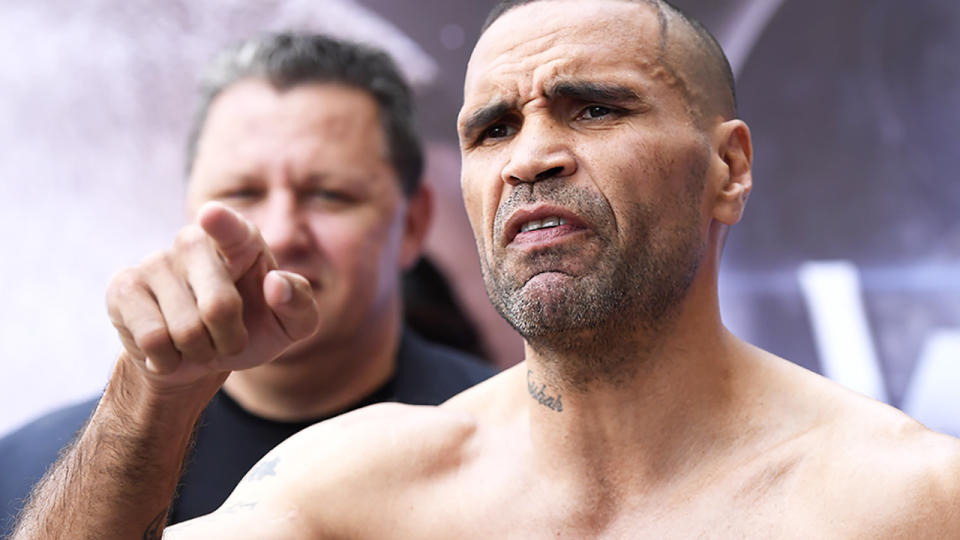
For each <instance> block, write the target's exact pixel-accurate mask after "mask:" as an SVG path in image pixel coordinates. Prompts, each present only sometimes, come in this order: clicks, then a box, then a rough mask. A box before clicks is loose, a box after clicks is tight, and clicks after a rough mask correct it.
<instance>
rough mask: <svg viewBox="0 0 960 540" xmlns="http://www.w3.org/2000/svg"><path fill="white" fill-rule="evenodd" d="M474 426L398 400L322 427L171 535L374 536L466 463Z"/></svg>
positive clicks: (460, 415)
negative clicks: (435, 481)
mask: <svg viewBox="0 0 960 540" xmlns="http://www.w3.org/2000/svg"><path fill="white" fill-rule="evenodd" d="M475 429H476V421H475V419H474V418H473V417H472V416H471V415H470V414H468V413H465V412H463V411H457V410H444V409H441V408H439V407H429V406H412V405H402V404H398V403H381V404H376V405H371V406H369V407H365V408H363V409H359V410H356V411H353V412H350V413H347V414H344V415H341V416H338V417H336V418H333V419H330V420H327V421H325V422H321V423H319V424H315V425H313V426H311V427H309V428H306V429H304V430H303V431H301V432H299V433H297V434H296V435H294V436H293V437H290V438H289V439H287V440H286V441H284V442H283V443H282V444H280V445H279V446H277V447H276V448H274V449H273V450H272V451H270V453H268V454H267V455H266V456H264V458H263V459H261V460H260V461H259V462H258V463H257V464H256V465H255V466H254V467H253V468H252V469H251V470H250V471H249V472H248V473H247V474H246V476H245V477H244V478H243V480H241V482H240V483H239V484H238V485H237V487H236V489H235V490H234V491H233V493H232V494H231V495H230V497H229V498H228V499H227V501H226V502H224V504H223V505H222V506H221V507H220V508H219V509H218V510H217V511H216V512H214V513H212V514H210V515H208V516H204V517H202V518H198V519H196V520H192V521H188V522H185V523H183V524H181V525H178V526H176V527H173V528H170V529H168V531H167V533H166V535H165V537H170V538H204V537H207V538H209V537H210V536H205V535H206V534H207V533H208V532H210V533H215V536H216V537H223V536H224V535H229V536H231V537H235V538H265V537H270V538H288V537H289V538H328V537H341V536H344V537H349V536H356V535H362V536H367V535H375V534H377V533H378V532H382V531H384V530H386V529H385V527H386V526H387V525H385V524H388V523H389V521H390V520H391V519H392V518H391V516H397V517H399V516H400V515H401V514H400V512H402V509H400V508H398V507H397V504H398V501H403V500H405V499H407V498H409V496H410V495H412V494H413V493H414V492H416V491H417V490H418V489H425V488H424V486H425V485H426V484H429V482H430V481H431V478H433V477H435V476H437V475H440V474H443V472H444V471H445V470H449V469H451V468H455V467H456V466H457V465H458V462H459V461H460V460H462V459H463V456H464V453H465V452H464V449H465V447H466V446H467V445H468V443H469V440H470V438H471V436H472V434H473V432H474V431H475ZM395 512H396V513H395ZM360 528H362V529H363V530H360Z"/></svg>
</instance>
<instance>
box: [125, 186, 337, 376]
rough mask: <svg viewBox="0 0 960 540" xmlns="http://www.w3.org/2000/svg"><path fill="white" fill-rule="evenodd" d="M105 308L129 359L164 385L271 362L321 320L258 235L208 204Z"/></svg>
mask: <svg viewBox="0 0 960 540" xmlns="http://www.w3.org/2000/svg"><path fill="white" fill-rule="evenodd" d="M107 306H108V310H109V313H110V319H111V321H112V322H113V325H114V326H115V327H116V328H117V331H118V332H119V334H120V339H121V340H122V341H123V346H124V349H125V351H126V353H127V354H128V355H129V356H130V357H131V358H132V359H133V361H134V362H135V363H136V364H138V365H139V366H140V367H141V368H142V369H143V370H144V371H145V372H146V374H147V375H148V376H149V377H150V378H151V379H152V380H154V381H155V382H156V383H159V384H162V385H164V386H168V385H169V386H180V385H184V384H190V383H191V382H193V381H196V380H198V379H200V378H202V377H204V376H205V375H209V374H212V373H225V372H228V371H235V370H240V369H245V368H250V367H254V366H258V365H261V364H264V363H266V362H269V361H270V360H273V359H274V358H276V357H277V356H279V355H280V354H281V353H282V352H283V351H284V350H286V349H287V348H288V347H290V346H291V345H293V344H294V343H295V342H297V341H298V340H301V339H304V338H306V337H309V336H310V335H312V334H313V333H314V332H315V331H316V328H317V324H318V321H319V313H318V310H317V305H316V302H315V301H314V299H313V294H312V291H311V288H310V284H309V282H308V281H307V280H306V279H305V278H303V277H302V276H300V275H298V274H295V273H292V272H285V271H282V270H278V269H277V264H276V262H275V261H274V259H273V255H272V254H271V253H270V249H269V248H268V247H267V245H266V243H265V242H264V241H263V238H262V237H261V236H260V233H259V231H258V230H257V228H256V227H255V226H254V225H253V224H251V223H250V222H249V221H247V220H246V219H244V218H243V217H242V216H241V215H239V214H238V213H236V212H234V211H233V210H231V209H230V208H228V207H226V206H224V205H222V204H220V203H215V202H214V203H207V204H205V205H204V206H203V207H202V208H201V209H200V211H199V212H198V214H197V222H196V223H195V224H193V225H188V226H186V227H184V228H183V229H181V230H180V232H179V233H178V234H177V238H176V240H175V241H174V244H173V247H171V248H170V249H168V250H166V251H163V252H160V253H157V254H154V255H152V256H150V257H147V258H146V259H145V260H144V261H143V262H142V263H141V264H140V265H139V266H137V267H134V268H128V269H125V270H123V271H121V272H119V273H118V274H117V275H116V276H114V278H113V279H112V280H111V281H110V285H109V286H108V288H107Z"/></svg>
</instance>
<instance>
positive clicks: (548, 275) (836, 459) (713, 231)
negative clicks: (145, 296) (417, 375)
mask: <svg viewBox="0 0 960 540" xmlns="http://www.w3.org/2000/svg"><path fill="white" fill-rule="evenodd" d="M512 4H518V5H511V6H508V8H507V9H505V10H503V11H502V13H500V14H499V15H498V16H497V18H495V20H494V21H493V22H492V23H491V24H490V25H489V27H488V28H486V30H485V32H484V33H483V35H482V36H481V38H480V40H479V42H478V43H477V46H476V48H475V49H474V52H473V55H472V57H471V60H470V65H469V67H468V69H467V77H466V83H465V92H464V105H463V109H462V110H461V114H460V117H459V134H460V140H461V147H462V155H463V174H462V186H463V191H464V201H465V204H466V207H467V211H468V214H469V216H470V220H471V223H472V225H473V229H474V233H475V237H476V240H477V247H478V250H479V252H480V258H481V261H482V264H483V270H484V275H485V281H486V285H487V287H488V291H489V294H490V298H491V300H492V302H493V303H494V304H495V305H496V306H497V307H498V309H499V310H500V312H501V313H502V314H503V316H504V317H505V318H507V319H508V320H509V321H510V322H511V323H512V324H513V326H514V327H515V328H516V329H517V331H518V332H520V333H521V334H522V335H523V337H524V339H525V340H526V361H525V362H524V363H523V364H521V365H519V366H517V367H515V368H513V369H511V370H508V371H506V372H504V373H503V374H501V375H499V376H497V377H495V378H493V379H491V380H489V381H487V382H485V383H482V384H480V385H478V386H477V387H475V388H473V389H470V390H468V391H466V392H464V393H462V394H460V395H459V396H457V397H455V398H453V399H452V400H451V401H449V402H447V403H445V404H444V405H442V406H440V407H438V408H432V407H408V406H401V405H375V406H372V407H369V408H366V409H363V410H361V411H355V412H353V413H350V414H347V415H344V416H341V417H339V418H336V419H333V420H331V421H328V422H324V423H321V424H318V425H317V426H314V427H311V428H309V429H307V430H304V431H303V432H301V433H299V434H298V435H296V436H294V437H292V438H291V439H289V440H288V441H286V442H285V443H284V444H282V445H281V446H280V447H278V448H277V449H275V450H274V451H273V452H271V453H270V454H268V455H267V456H266V457H265V458H264V460H263V461H261V462H260V463H259V464H258V465H257V466H256V467H255V468H254V469H253V470H251V472H250V473H249V475H248V476H247V477H246V478H245V479H244V481H242V482H241V483H240V484H239V485H238V487H237V489H236V490H235V491H234V492H233V494H232V495H231V497H230V498H229V499H228V500H227V502H226V503H225V504H224V505H223V507H221V508H220V509H219V510H218V511H217V512H214V513H213V514H211V515H209V516H205V517H203V518H198V519H196V520H192V521H190V522H186V523H183V524H180V525H178V526H176V527H173V528H171V529H169V530H168V531H167V535H168V537H169V538H207V537H211V536H229V537H231V538H234V537H246V538H267V537H269V538H386V537H389V538H435V537H442V538H446V537H450V536H457V537H477V538H504V537H519V538H531V537H533V538H540V537H544V538H546V537H550V538H555V537H563V538H597V537H610V538H782V537H796V538H850V537H857V538H953V537H958V536H960V513H958V511H957V508H958V503H960V486H958V482H960V480H958V475H960V448H958V443H957V441H956V440H954V439H951V438H949V437H945V436H942V435H938V434H935V433H932V432H930V431H928V430H926V429H925V428H923V427H922V426H920V425H919V424H917V423H916V422H914V421H912V420H910V419H909V418H907V417H905V416H903V415H902V414H900V413H899V412H897V411H895V410H893V409H891V408H889V407H886V406H884V405H881V404H878V403H875V402H872V401H870V400H867V399H865V398H862V397H860V396H857V395H853V394H851V393H849V392H847V391H845V390H843V389H841V388H839V387H837V386H835V385H834V384H832V383H830V382H828V381H826V380H824V379H822V378H820V377H818V376H816V375H814V374H812V373H809V372H806V371H804V370H803V369H801V368H799V367H796V366H795V365H793V364H790V363H788V362H786V361H784V360H782V359H779V358H776V357H774V356H772V355H770V354H768V353H765V352H763V351H761V350H758V349H756V348H754V347H752V346H750V345H748V344H746V343H744V342H742V341H740V340H738V339H737V338H735V337H734V336H732V335H731V334H730V333H729V332H727V331H726V330H725V328H724V326H723V324H722V322H721V320H720V315H719V308H718V305H717V304H718V302H717V271H718V266H719V258H720V252H721V249H722V244H723V238H724V235H725V234H726V231H727V229H728V227H729V226H731V225H733V224H734V223H736V222H737V221H738V220H739V218H740V216H741V213H742V212H743V209H744V206H745V203H746V199H747V195H748V194H749V192H750V189H751V173H750V171H751V159H752V147H751V140H750V133H749V130H748V128H747V126H746V124H744V123H743V122H742V121H740V120H738V119H736V116H735V100H734V99H733V92H732V86H731V84H730V82H731V78H730V76H729V68H728V67H726V62H725V60H724V58H723V55H722V53H721V52H720V49H719V47H718V46H717V45H716V43H715V42H714V40H713V39H712V38H711V37H710V36H709V35H708V34H706V33H705V31H704V30H703V29H702V28H701V27H700V26H699V25H697V24H696V23H693V22H692V21H690V20H689V19H687V18H685V17H684V16H683V15H682V14H680V13H679V12H677V11H675V10H674V9H673V8H672V7H671V6H669V5H668V4H666V3H665V2H658V1H636V2H634V1H627V0H599V1H596V2H591V3H590V7H589V9H585V8H584V3H583V2H578V1H574V0H538V1H533V2H514V3H512ZM211 211H212V210H211ZM233 225H235V230H236V231H242V230H243V224H242V223H240V222H238V223H234V224H233ZM225 229H227V227H225ZM230 229H231V230H234V227H233V226H231V227H230ZM255 246H256V242H253V241H251V242H249V243H248V248H249V249H250V250H251V251H256V248H255ZM306 313H307V312H306V311H304V312H303V313H302V316H303V317H306V316H307V315H306ZM178 418H179V417H178ZM161 510H162V508H160V507H156V506H154V507H150V505H147V504H141V505H137V507H136V514H135V515H133V514H129V513H128V514H126V515H124V516H123V517H119V518H116V519H114V520H110V519H107V518H104V520H103V521H100V522H99V523H101V524H103V526H104V527H109V528H107V529H105V530H110V531H128V532H129V533H131V534H133V533H136V534H140V533H142V532H143V530H144V528H146V527H147V523H148V521H149V519H150V518H151V517H152V516H153V515H154V514H155V513H156V512H158V511H161ZM135 524H136V525H138V526H139V527H137V526H134V525H135Z"/></svg>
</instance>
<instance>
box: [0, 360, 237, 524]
mask: <svg viewBox="0 0 960 540" xmlns="http://www.w3.org/2000/svg"><path fill="white" fill-rule="evenodd" d="M222 379H223V377H221V376H214V377H211V378H210V379H209V380H205V381H202V382H201V383H199V384H197V385H194V386H192V387H191V388H189V389H183V390H181V391H167V392H157V391H155V390H154V389H152V388H151V387H150V385H149V382H148V381H147V380H146V379H145V378H144V375H143V374H142V373H141V372H139V370H138V369H137V368H136V367H134V366H133V365H131V363H130V362H129V359H128V358H124V357H123V355H121V359H120V360H118V362H117V366H116V368H115V370H114V373H113V376H112V377H111V381H110V383H109V385H108V386H107V389H106V391H105V392H104V395H103V398H102V399H101V401H100V404H99V406H98V407H97V409H96V411H95V412H94V414H93V416H92V417H91V419H90V421H89V422H88V424H87V426H86V428H85V429H84V430H83V431H82V433H81V434H80V436H79V437H78V438H77V440H76V441H75V442H74V443H73V444H71V445H70V447H69V448H68V449H67V450H66V451H65V452H64V454H63V455H62V456H61V458H60V460H59V461H58V462H57V463H56V464H55V465H54V466H53V467H52V468H51V469H50V471H48V472H47V474H46V475H45V476H44V478H43V479H42V480H41V481H40V482H39V483H38V484H37V486H36V487H35V488H34V491H33V493H32V494H31V497H30V501H29V502H28V504H27V506H26V507H25V509H24V511H23V513H22V514H21V517H20V520H19V522H18V526H17V529H16V532H15V533H14V538H15V539H26V538H44V539H46V538H159V537H160V533H161V531H162V529H163V525H164V523H165V521H166V512H167V507H168V506H169V504H170V499H171V497H172V496H173V493H174V490H175V488H176V485H177V481H178V480H179V477H180V471H181V468H182V464H183V461H184V457H185V455H186V453H187V449H188V446H189V444H190V439H191V436H192V431H193V426H194V424H195V423H196V421H197V418H199V416H200V413H201V412H202V411H203V408H204V407H205V405H206V403H207V401H209V399H210V397H212V395H213V393H214V392H216V389H217V388H218V387H219V384H220V383H221V382H222Z"/></svg>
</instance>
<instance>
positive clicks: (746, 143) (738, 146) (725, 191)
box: [713, 120, 753, 225]
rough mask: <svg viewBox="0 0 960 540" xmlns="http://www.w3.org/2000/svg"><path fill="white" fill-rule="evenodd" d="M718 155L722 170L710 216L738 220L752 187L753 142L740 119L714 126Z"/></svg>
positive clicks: (722, 221) (720, 220)
mask: <svg viewBox="0 0 960 540" xmlns="http://www.w3.org/2000/svg"><path fill="white" fill-rule="evenodd" d="M714 136H715V137H716V139H715V140H716V146H715V148H716V149H717V156H715V157H719V159H720V160H721V161H722V162H723V164H724V165H725V167H724V168H723V171H724V174H723V177H722V178H721V182H722V183H721V185H720V190H719V191H718V192H717V195H716V200H715V201H714V206H713V217H714V219H716V220H717V221H719V222H720V223H723V224H724V225H733V224H734V223H737V222H738V221H740V218H741V217H742V216H743V210H744V208H746V205H747V197H749V196H750V190H751V189H752V188H753V175H752V172H751V168H752V165H753V143H752V141H751V139H750V128H749V127H748V126H747V124H746V123H744V122H743V121H742V120H729V121H727V122H724V123H722V124H720V125H719V126H717V129H716V131H715V132H714Z"/></svg>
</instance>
